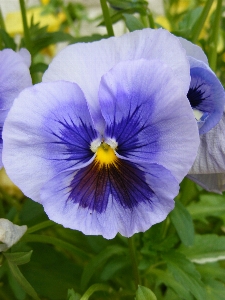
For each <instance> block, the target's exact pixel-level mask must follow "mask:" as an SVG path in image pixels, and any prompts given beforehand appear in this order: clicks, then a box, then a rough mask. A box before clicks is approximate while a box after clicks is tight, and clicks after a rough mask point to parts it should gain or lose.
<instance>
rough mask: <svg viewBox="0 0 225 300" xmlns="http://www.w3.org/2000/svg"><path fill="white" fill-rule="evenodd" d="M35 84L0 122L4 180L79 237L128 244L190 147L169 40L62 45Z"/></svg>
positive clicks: (128, 38)
mask: <svg viewBox="0 0 225 300" xmlns="http://www.w3.org/2000/svg"><path fill="white" fill-rule="evenodd" d="M44 81H46V82H44V83H40V84H37V85H35V86H33V87H31V88H28V89H26V90H24V91H23V92H22V93H21V94H20V95H19V97H18V98H17V99H16V100H15V102H14V104H13V107H12V109H11V110H10V112H9V114H8V117H7V120H6V122H5V125H4V131H3V138H4V151H3V161H4V165H5V168H6V171H7V173H8V175H9V176H10V178H11V179H12V180H13V181H14V183H15V184H16V185H18V186H19V187H20V188H21V189H22V191H23V192H24V193H25V194H26V195H27V196H29V197H30V198H32V199H33V200H35V201H37V202H39V203H41V204H42V205H43V206H44V209H45V211H46V213H47V214H48V216H49V218H50V219H52V220H54V221H55V222H57V223H60V224H62V225H63V226H65V227H69V228H72V229H77V230H80V231H82V232H83V233H85V234H92V235H103V236H104V237H105V238H108V239H110V238H113V237H114V236H115V235H116V234H117V233H118V232H120V233H121V234H122V235H124V236H127V237H129V236H131V235H133V234H134V233H136V232H140V231H145V230H147V229H148V228H150V227H151V226H152V225H153V224H155V223H158V222H161V221H162V220H164V219H165V218H166V216H167V215H168V213H169V212H170V211H171V210H172V209H173V207H174V201H173V199H174V197H175V196H176V195H177V193H178V191H179V182H180V181H181V180H182V179H183V177H184V176H185V175H186V174H187V172H188V170H189V169H190V167H191V166H192V164H193V161H194V158H195V156H196V153H197V149H198V145H199V134H198V127H197V124H196V121H195V119H194V117H193V112H192V108H191V106H190V104H189V102H188V100H187V97H186V95H187V92H188V88H189V84H190V75H189V64H188V60H187V58H186V55H185V51H184V50H183V48H182V47H181V45H180V43H179V40H178V39H177V38H176V37H174V36H173V35H171V34H170V33H168V32H167V31H165V30H151V29H147V30H143V31H137V32H134V33H129V34H126V35H124V36H122V37H119V38H114V37H113V38H110V39H107V40H101V41H98V42H94V43H88V44H75V45H71V46H68V47H67V48H65V49H64V50H63V51H62V52H61V53H60V54H59V55H58V56H56V58H55V59H54V60H53V62H52V63H51V65H50V67H49V69H48V71H47V72H46V74H45V76H44Z"/></svg>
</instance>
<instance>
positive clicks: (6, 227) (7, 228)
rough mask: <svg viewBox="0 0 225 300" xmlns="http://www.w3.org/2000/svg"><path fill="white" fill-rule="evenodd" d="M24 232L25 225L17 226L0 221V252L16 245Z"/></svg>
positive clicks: (4, 220) (5, 220)
mask: <svg viewBox="0 0 225 300" xmlns="http://www.w3.org/2000/svg"><path fill="white" fill-rule="evenodd" d="M26 231H27V226H26V225H23V226H18V225H15V224H13V223H12V222H10V221H9V220H7V219H0V242H1V244H0V252H2V251H6V250H7V249H9V248H10V247H12V246H13V245H14V244H16V243H17V242H18V241H19V239H20V238H21V237H22V236H23V235H24V233H25V232H26Z"/></svg>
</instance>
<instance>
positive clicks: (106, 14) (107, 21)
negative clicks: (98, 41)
mask: <svg viewBox="0 0 225 300" xmlns="http://www.w3.org/2000/svg"><path fill="white" fill-rule="evenodd" d="M100 3H101V7H102V13H103V17H104V21H105V26H106V29H107V32H108V35H109V36H114V31H113V27H112V21H111V17H110V14H109V8H108V5H107V3H106V0H100Z"/></svg>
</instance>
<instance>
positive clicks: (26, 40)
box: [19, 0, 31, 52]
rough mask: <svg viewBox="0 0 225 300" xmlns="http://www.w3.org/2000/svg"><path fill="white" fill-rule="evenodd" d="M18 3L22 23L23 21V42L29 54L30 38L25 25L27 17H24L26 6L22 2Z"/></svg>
mask: <svg viewBox="0 0 225 300" xmlns="http://www.w3.org/2000/svg"><path fill="white" fill-rule="evenodd" d="M19 1H20V10H21V15H22V21H23V31H24V41H25V46H26V48H27V50H29V51H30V52H31V38H30V32H29V28H28V24H27V15H26V6H25V2H24V0H19Z"/></svg>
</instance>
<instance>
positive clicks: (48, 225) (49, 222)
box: [27, 220, 55, 233]
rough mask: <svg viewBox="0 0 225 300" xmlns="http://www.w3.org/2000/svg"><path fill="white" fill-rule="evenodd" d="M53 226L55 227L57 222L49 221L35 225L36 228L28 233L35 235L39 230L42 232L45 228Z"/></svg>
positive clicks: (31, 228)
mask: <svg viewBox="0 0 225 300" xmlns="http://www.w3.org/2000/svg"><path fill="white" fill-rule="evenodd" d="M53 225H55V222H53V221H50V220H48V221H45V222H42V223H39V224H37V225H34V226H32V227H30V228H28V230H27V233H33V232H35V231H38V230H41V229H44V228H47V227H50V226H53Z"/></svg>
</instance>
